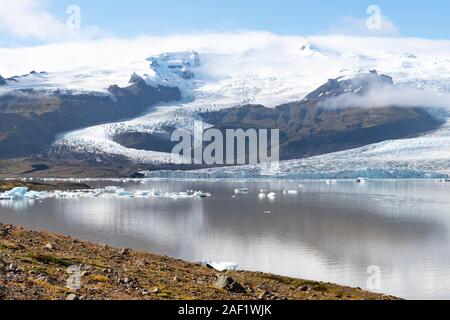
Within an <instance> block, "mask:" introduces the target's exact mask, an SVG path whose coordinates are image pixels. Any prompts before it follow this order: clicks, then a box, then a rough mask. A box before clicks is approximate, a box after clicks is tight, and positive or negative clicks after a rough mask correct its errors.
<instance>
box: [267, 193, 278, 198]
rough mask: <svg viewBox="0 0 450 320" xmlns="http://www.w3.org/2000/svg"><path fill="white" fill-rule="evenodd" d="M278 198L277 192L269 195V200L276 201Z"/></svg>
mask: <svg viewBox="0 0 450 320" xmlns="http://www.w3.org/2000/svg"><path fill="white" fill-rule="evenodd" d="M276 196H277V194H276V193H275V192H271V193H269V194H268V195H267V198H269V199H275V198H276Z"/></svg>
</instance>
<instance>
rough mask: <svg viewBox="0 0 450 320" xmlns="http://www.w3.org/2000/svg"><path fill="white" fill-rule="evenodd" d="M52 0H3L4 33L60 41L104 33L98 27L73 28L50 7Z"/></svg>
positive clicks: (1, 25) (0, 30)
mask: <svg viewBox="0 0 450 320" xmlns="http://www.w3.org/2000/svg"><path fill="white" fill-rule="evenodd" d="M48 2H49V1H48V0H1V3H0V33H1V34H3V35H6V36H7V37H9V38H12V39H15V38H19V39H29V40H37V41H44V42H48V41H59V40H67V39H79V38H86V37H89V36H91V35H96V34H100V30H98V29H97V28H88V29H86V30H85V31H75V30H70V29H69V28H68V27H67V24H66V21H60V20H58V19H57V18H56V17H54V16H53V15H52V14H51V13H50V12H49V11H48V7H47V6H48Z"/></svg>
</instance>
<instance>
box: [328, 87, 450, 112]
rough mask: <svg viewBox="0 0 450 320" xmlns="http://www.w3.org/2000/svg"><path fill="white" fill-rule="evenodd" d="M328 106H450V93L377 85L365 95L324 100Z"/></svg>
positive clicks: (351, 95)
mask: <svg viewBox="0 0 450 320" xmlns="http://www.w3.org/2000/svg"><path fill="white" fill-rule="evenodd" d="M324 106H325V107H327V108H338V109H339V108H351V107H355V108H384V107H393V106H396V107H428V108H443V107H450V94H448V93H437V92H427V91H424V90H420V89H416V88H408V87H399V86H375V87H374V88H372V89H371V90H369V91H368V92H367V93H366V94H365V95H362V96H355V95H353V94H349V95H341V96H339V97H336V98H330V99H328V100H326V101H325V102H324Z"/></svg>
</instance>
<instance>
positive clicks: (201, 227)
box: [0, 180, 450, 299]
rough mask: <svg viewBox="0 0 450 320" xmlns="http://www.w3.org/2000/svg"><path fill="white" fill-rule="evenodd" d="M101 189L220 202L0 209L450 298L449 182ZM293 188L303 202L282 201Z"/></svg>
mask: <svg viewBox="0 0 450 320" xmlns="http://www.w3.org/2000/svg"><path fill="white" fill-rule="evenodd" d="M91 184H92V185H93V186H96V187H104V186H111V185H116V186H121V187H125V188H127V189H129V190H137V189H146V190H148V189H152V188H157V189H159V190H161V191H162V192H180V191H186V190H202V191H205V192H210V193H211V194H212V197H211V198H205V199H160V198H150V199H138V198H125V197H124V198H120V197H114V198H81V199H46V200H39V201H37V200H36V201H0V222H3V223H12V224H18V225H22V226H25V227H28V228H32V229H37V230H48V231H51V232H57V233H61V234H65V235H71V236H76V237H79V238H81V239H83V240H89V241H93V242H98V243H104V244H109V245H112V246H117V247H129V248H133V249H139V250H144V251H148V252H152V253H158V254H164V255H168V256H171V257H176V258H180V259H185V260H188V261H219V262H235V263H237V264H239V268H240V269H244V270H251V271H264V272H270V273H275V274H280V275H286V276H293V277H299V278H304V279H311V280H320V281H327V282H334V283H339V284H342V285H349V286H354V287H361V288H364V289H371V290H372V291H380V292H383V293H387V294H392V295H396V296H399V297H403V298H409V299H412V298H419V299H432V298H433V299H444V298H446V299H449V298H450V183H437V182H434V181H376V182H375V181H373V182H368V183H366V184H356V183H354V182H352V181H338V182H337V183H336V184H326V183H325V182H323V181H315V182H298V181H297V182H294V181H173V180H172V181H171V180H166V181H144V182H143V183H141V182H129V183H120V182H112V181H110V182H93V183H91ZM299 184H301V185H302V187H301V188H300V187H299ZM236 188H248V189H249V193H247V194H237V195H235V193H234V190H235V189H236ZM261 189H265V190H270V191H273V192H276V194H277V195H276V198H275V199H267V198H265V199H260V198H258V194H259V192H260V190H261ZM285 189H297V190H299V193H298V194H297V195H295V194H283V192H282V191H283V190H285ZM371 266H372V267H371ZM373 266H376V267H373ZM368 269H372V270H379V271H380V274H379V279H380V283H379V284H380V287H379V288H374V287H368V285H370V283H373V282H371V281H369V283H368V280H369V278H370V277H371V274H368V273H367V272H368ZM370 279H373V278H370Z"/></svg>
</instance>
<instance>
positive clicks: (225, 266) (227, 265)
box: [203, 261, 239, 272]
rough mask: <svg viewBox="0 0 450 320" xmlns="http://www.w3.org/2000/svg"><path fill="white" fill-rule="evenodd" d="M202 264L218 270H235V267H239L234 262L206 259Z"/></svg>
mask: <svg viewBox="0 0 450 320" xmlns="http://www.w3.org/2000/svg"><path fill="white" fill-rule="evenodd" d="M203 265H205V266H209V267H211V268H213V269H214V270H217V271H219V272H223V271H235V270H237V268H239V265H238V264H237V263H234V262H209V261H206V262H204V263H203Z"/></svg>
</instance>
